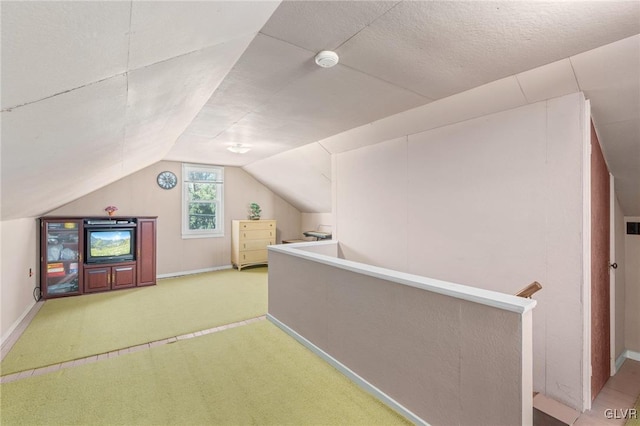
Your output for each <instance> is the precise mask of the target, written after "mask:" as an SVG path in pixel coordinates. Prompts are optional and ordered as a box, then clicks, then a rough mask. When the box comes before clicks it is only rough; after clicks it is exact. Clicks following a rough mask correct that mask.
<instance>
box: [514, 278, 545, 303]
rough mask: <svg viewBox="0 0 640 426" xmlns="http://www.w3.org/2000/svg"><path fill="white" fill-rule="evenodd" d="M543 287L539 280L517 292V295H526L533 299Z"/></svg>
mask: <svg viewBox="0 0 640 426" xmlns="http://www.w3.org/2000/svg"><path fill="white" fill-rule="evenodd" d="M541 289H542V285H541V284H540V283H539V282H538V281H534V282H532V283H531V284H529V285H528V286H526V287H525V288H523V289H522V290H520V291H519V292H517V293H516V296H520V297H525V298H527V299H531V296H533V294H534V293H535V292H537V291H538V290H541Z"/></svg>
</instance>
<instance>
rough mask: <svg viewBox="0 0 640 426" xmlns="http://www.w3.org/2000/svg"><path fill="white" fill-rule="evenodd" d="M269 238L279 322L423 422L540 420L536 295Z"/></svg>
mask: <svg viewBox="0 0 640 426" xmlns="http://www.w3.org/2000/svg"><path fill="white" fill-rule="evenodd" d="M339 251H340V250H339V242H338V241H335V240H332V241H320V242H310V243H298V244H285V245H276V246H270V247H269V309H268V311H269V312H268V318H269V320H270V321H272V322H273V323H274V324H276V325H278V326H279V327H280V328H282V329H283V330H285V331H286V332H287V333H289V334H290V335H292V336H293V337H295V338H296V339H298V340H299V341H300V342H302V343H303V344H304V345H306V346H307V347H309V348H310V349H311V350H313V351H315V352H316V353H317V354H319V355H320V356H322V357H323V358H324V359H325V360H327V361H328V362H330V363H331V364H333V365H334V366H335V367H336V368H338V369H339V370H341V371H342V372H343V373H344V374H346V375H347V376H348V377H350V378H351V379H352V380H354V381H355V382H356V383H358V384H359V385H360V386H362V387H364V388H365V389H366V390H367V391H369V392H371V393H373V394H374V395H376V396H377V397H379V398H380V399H382V400H383V401H385V402H386V403H387V404H389V405H390V406H391V407H393V408H394V409H396V410H397V411H399V412H400V413H402V414H403V415H405V416H407V417H408V418H409V419H410V420H412V421H414V422H415V423H418V424H432V425H441V424H442V425H445V424H446V425H450V424H460V425H491V426H497V425H516V424H524V425H530V424H532V394H533V392H532V391H533V388H532V308H533V307H534V306H535V305H536V302H535V300H531V299H525V298H522V297H516V296H513V295H508V294H503V293H498V292H494V291H489V290H483V289H479V288H474V287H469V286H465V285H460V284H455V283H449V282H444V281H440V280H435V279H430V278H425V277H421V276H417V275H412V274H407V273H402V272H398V271H393V270H389V269H385V268H380V267H375V266H371V265H366V264H362V263H358V262H354V261H350V260H347V259H341V258H339V256H338V253H339Z"/></svg>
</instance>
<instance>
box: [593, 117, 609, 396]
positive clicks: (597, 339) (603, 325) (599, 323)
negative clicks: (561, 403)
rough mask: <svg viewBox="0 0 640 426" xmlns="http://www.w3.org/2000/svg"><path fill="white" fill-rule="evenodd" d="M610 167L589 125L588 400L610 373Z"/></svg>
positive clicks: (596, 394)
mask: <svg viewBox="0 0 640 426" xmlns="http://www.w3.org/2000/svg"><path fill="white" fill-rule="evenodd" d="M609 193H610V187H609V170H608V169H607V164H606V162H605V159H604V156H603V155H602V149H601V147H600V143H599V141H598V136H597V135H596V132H595V128H594V127H593V123H592V124H591V371H592V373H591V400H594V399H595V398H596V396H598V393H599V392H600V390H601V389H602V387H603V386H604V384H605V383H606V382H607V380H608V379H609V376H610V362H611V360H610V357H611V351H610V347H611V341H610V305H609V297H610V294H609V293H610V290H609V249H610V239H609V238H610V236H609V235H610V197H609Z"/></svg>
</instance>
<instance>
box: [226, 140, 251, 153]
mask: <svg viewBox="0 0 640 426" xmlns="http://www.w3.org/2000/svg"><path fill="white" fill-rule="evenodd" d="M227 149H228V150H229V151H231V152H233V153H235V154H245V153H247V152H249V151H251V148H249V147H248V146H245V145H242V144H241V143H237V144H235V145H231V146H228V147H227Z"/></svg>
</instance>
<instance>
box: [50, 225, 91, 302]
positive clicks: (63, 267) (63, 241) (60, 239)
mask: <svg viewBox="0 0 640 426" xmlns="http://www.w3.org/2000/svg"><path fill="white" fill-rule="evenodd" d="M40 226H41V227H42V234H41V235H42V238H41V247H40V265H41V271H40V277H41V284H42V285H41V291H42V296H43V297H44V298H50V297H55V296H69V295H73V294H80V293H82V275H81V274H80V269H81V265H82V237H83V235H82V220H72V219H42V220H41V222H40Z"/></svg>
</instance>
